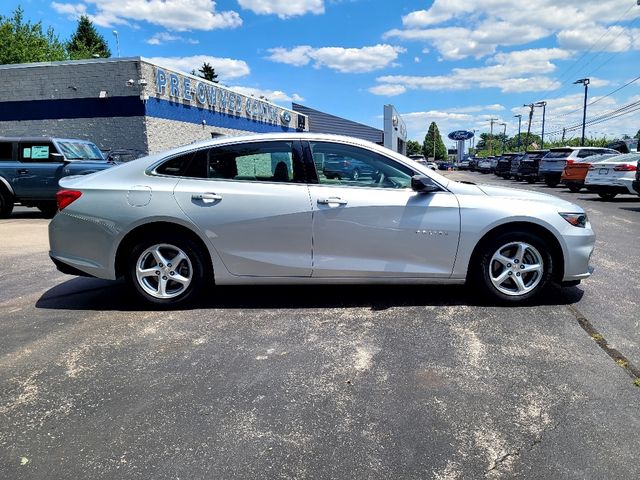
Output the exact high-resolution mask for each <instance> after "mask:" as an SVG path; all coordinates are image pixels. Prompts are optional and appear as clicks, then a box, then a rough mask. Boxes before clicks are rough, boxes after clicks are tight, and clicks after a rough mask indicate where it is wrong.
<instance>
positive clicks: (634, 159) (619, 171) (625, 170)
mask: <svg viewBox="0 0 640 480" xmlns="http://www.w3.org/2000/svg"><path fill="white" fill-rule="evenodd" d="M638 160H640V153H625V154H622V155H617V156H615V157H613V158H610V159H608V160H604V161H602V162H599V163H594V164H593V165H591V167H589V173H588V174H587V178H586V179H585V181H584V186H585V187H586V188H587V190H589V191H590V192H595V193H597V194H598V195H599V196H600V198H603V199H605V200H612V199H613V198H614V197H616V196H617V195H619V194H626V193H630V194H632V195H635V194H636V192H635V190H634V189H633V187H632V184H633V182H634V180H635V178H636V174H637V172H638Z"/></svg>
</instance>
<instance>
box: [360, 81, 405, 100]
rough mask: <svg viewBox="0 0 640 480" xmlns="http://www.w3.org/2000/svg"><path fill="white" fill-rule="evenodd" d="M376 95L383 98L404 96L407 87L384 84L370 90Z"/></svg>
mask: <svg viewBox="0 0 640 480" xmlns="http://www.w3.org/2000/svg"><path fill="white" fill-rule="evenodd" d="M369 91H370V92H371V93H373V94H374V95H380V96H383V97H394V96H396V95H402V94H403V93H405V92H406V91H407V87H404V86H402V85H393V84H390V83H384V84H382V85H376V86H375V87H371V88H370V89H369Z"/></svg>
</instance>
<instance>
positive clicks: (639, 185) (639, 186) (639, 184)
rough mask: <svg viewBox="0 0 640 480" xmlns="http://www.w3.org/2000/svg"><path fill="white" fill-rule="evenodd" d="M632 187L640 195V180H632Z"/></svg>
mask: <svg viewBox="0 0 640 480" xmlns="http://www.w3.org/2000/svg"><path fill="white" fill-rule="evenodd" d="M631 188H633V190H634V191H635V192H636V195H640V180H634V181H633V182H631Z"/></svg>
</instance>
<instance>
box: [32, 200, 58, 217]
mask: <svg viewBox="0 0 640 480" xmlns="http://www.w3.org/2000/svg"><path fill="white" fill-rule="evenodd" d="M36 207H38V210H40V211H41V212H42V214H43V215H44V217H45V218H53V216H54V215H55V214H56V212H57V211H58V205H57V204H56V202H42V203H38V204H37V205H36Z"/></svg>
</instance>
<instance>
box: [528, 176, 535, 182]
mask: <svg viewBox="0 0 640 480" xmlns="http://www.w3.org/2000/svg"><path fill="white" fill-rule="evenodd" d="M527 183H536V179H535V178H533V177H527Z"/></svg>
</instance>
